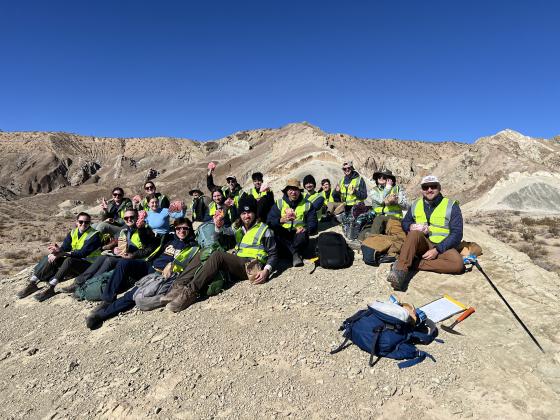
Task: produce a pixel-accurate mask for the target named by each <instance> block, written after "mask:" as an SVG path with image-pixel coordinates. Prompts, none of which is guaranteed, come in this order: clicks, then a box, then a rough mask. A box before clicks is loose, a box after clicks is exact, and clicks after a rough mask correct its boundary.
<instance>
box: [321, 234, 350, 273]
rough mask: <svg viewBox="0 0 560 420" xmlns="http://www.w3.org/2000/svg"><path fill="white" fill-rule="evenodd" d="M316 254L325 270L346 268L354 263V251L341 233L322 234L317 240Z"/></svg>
mask: <svg viewBox="0 0 560 420" xmlns="http://www.w3.org/2000/svg"><path fill="white" fill-rule="evenodd" d="M315 252H316V254H317V257H319V261H318V264H319V265H320V266H321V267H323V268H332V269H338V268H346V267H350V266H351V265H352V263H353V262H354V251H352V250H351V249H350V248H349V247H348V244H347V243H346V240H345V239H344V237H343V236H342V235H341V234H340V233H336V232H323V233H321V234H320V235H319V237H318V238H317V247H316V248H315Z"/></svg>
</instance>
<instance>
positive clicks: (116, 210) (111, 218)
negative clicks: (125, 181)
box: [93, 187, 132, 236]
mask: <svg viewBox="0 0 560 420" xmlns="http://www.w3.org/2000/svg"><path fill="white" fill-rule="evenodd" d="M112 195H113V198H112V199H110V200H109V201H106V200H105V197H103V198H102V199H101V205H100V207H101V213H100V218H101V222H99V223H96V224H94V225H93V228H94V229H95V230H97V231H98V232H99V233H100V234H102V235H103V234H106V233H108V234H110V235H111V236H118V234H119V232H120V231H121V230H122V229H123V227H124V220H123V215H124V212H125V211H126V210H127V209H130V208H132V201H130V198H126V197H125V196H124V190H123V189H122V188H121V187H115V188H113V192H112Z"/></svg>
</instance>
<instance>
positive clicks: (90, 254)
mask: <svg viewBox="0 0 560 420" xmlns="http://www.w3.org/2000/svg"><path fill="white" fill-rule="evenodd" d="M100 248H101V238H100V236H99V232H97V231H96V230H95V229H94V228H93V227H92V226H91V216H90V215H89V214H87V213H84V212H81V213H79V214H78V216H77V217H76V228H75V229H73V230H72V231H70V233H68V235H67V236H66V238H65V239H64V241H63V242H62V245H61V246H58V245H57V244H51V245H49V247H48V250H49V255H47V256H46V257H44V258H43V259H42V260H41V261H40V262H39V264H37V265H36V266H35V268H34V269H33V275H32V276H31V279H30V281H29V283H28V284H27V286H25V287H24V288H23V289H22V290H20V291H19V292H18V293H17V297H18V298H19V299H22V298H24V297H27V296H29V295H31V294H33V293H35V292H36V291H38V290H39V287H38V286H37V283H38V282H40V281H46V282H48V284H47V287H46V288H45V289H44V290H42V291H41V292H39V293H37V294H36V295H35V299H36V300H38V301H39V302H42V301H44V300H47V299H49V298H51V297H53V296H54V295H55V294H56V293H55V290H54V289H55V286H56V285H57V284H58V282H59V281H62V280H64V279H65V278H67V277H74V276H77V275H78V274H80V273H82V272H83V271H85V270H86V269H87V268H88V267H89V266H90V264H91V262H92V261H93V260H94V259H95V258H96V257H97V256H98V255H100V254H101V251H100Z"/></svg>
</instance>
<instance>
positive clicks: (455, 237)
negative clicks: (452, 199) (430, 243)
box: [402, 194, 463, 254]
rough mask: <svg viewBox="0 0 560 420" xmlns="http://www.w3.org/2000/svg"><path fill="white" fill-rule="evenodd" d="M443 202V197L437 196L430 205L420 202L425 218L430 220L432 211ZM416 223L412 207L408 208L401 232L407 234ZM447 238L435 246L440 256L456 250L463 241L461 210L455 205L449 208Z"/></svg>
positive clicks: (426, 202)
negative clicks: (453, 249)
mask: <svg viewBox="0 0 560 420" xmlns="http://www.w3.org/2000/svg"><path fill="white" fill-rule="evenodd" d="M441 200H443V195H441V194H439V195H438V196H437V197H436V198H435V199H434V201H433V202H432V203H429V202H428V201H427V200H422V201H423V202H424V212H425V213H426V218H427V219H428V220H430V216H431V215H432V212H433V211H434V209H435V208H436V207H437V206H438V204H439V203H441ZM413 223H416V222H415V221H414V207H412V206H411V207H410V208H409V209H408V211H407V212H406V215H405V216H404V218H403V221H402V228H403V230H404V231H405V232H406V233H408V232H409V231H410V225H411V224H413ZM449 231H450V232H449V236H448V237H447V238H445V239H444V240H443V241H441V242H440V243H439V244H437V245H436V249H437V250H438V252H439V253H440V254H441V253H443V252H445V251H447V250H448V249H452V248H457V247H458V246H459V244H460V243H461V241H462V240H463V215H462V214H461V209H460V208H459V205H458V204H457V203H455V204H453V207H452V208H451V220H449Z"/></svg>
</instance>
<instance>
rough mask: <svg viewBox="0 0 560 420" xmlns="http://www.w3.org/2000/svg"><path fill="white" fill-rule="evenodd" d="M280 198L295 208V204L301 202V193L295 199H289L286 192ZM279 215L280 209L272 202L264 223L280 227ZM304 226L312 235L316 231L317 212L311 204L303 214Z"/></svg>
mask: <svg viewBox="0 0 560 420" xmlns="http://www.w3.org/2000/svg"><path fill="white" fill-rule="evenodd" d="M282 198H283V199H284V201H285V202H286V203H288V205H289V206H290V207H291V208H292V209H294V210H295V208H296V207H297V205H298V204H299V203H300V202H301V200H303V194H300V196H299V198H298V199H297V201H290V199H289V198H288V196H287V195H286V194H284V196H283V197H282ZM281 216H282V215H281V209H279V208H278V206H277V205H276V203H274V205H273V206H272V208H271V209H270V212H269V213H268V217H267V218H266V224H267V225H269V226H270V227H273V228H278V227H281V226H282V224H281V223H280V217H281ZM305 226H306V229H307V230H308V231H309V233H310V234H312V235H313V234H314V233H315V232H317V228H318V222H317V212H316V211H315V208H314V207H313V206H311V208H310V209H309V211H308V212H307V214H306V215H305Z"/></svg>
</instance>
